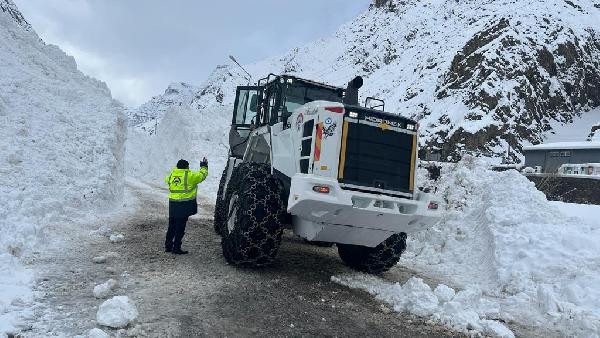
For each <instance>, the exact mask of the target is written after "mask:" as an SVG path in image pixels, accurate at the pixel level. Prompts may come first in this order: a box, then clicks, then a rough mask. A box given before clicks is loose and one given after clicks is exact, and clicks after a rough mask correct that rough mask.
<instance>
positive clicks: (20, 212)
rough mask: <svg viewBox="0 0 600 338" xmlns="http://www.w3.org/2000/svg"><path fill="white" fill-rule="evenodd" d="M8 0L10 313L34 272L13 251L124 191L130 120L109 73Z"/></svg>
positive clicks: (5, 202) (2, 199)
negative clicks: (92, 70) (84, 60)
mask: <svg viewBox="0 0 600 338" xmlns="http://www.w3.org/2000/svg"><path fill="white" fill-rule="evenodd" d="M0 5H2V11H0V124H1V125H2V133H0V148H1V149H2V151H1V152H0V206H1V207H0V270H4V269H7V270H8V271H10V272H11V273H8V274H4V273H3V274H0V285H1V286H3V287H2V291H1V292H0V304H2V305H0V316H2V315H3V313H4V311H5V309H6V304H10V303H12V302H13V301H15V300H16V299H20V298H22V297H24V296H25V294H26V293H27V292H26V291H24V290H25V289H21V288H20V286H25V285H27V284H29V283H30V282H31V278H30V276H29V273H28V272H25V271H21V269H20V268H18V265H16V262H15V261H13V260H12V259H11V258H10V256H20V255H21V254H22V253H23V252H24V251H27V250H28V249H29V248H32V247H33V246H34V245H35V244H36V241H37V240H38V239H39V238H40V235H41V234H42V229H43V226H44V224H46V223H47V222H51V221H58V220H65V219H69V218H71V217H80V216H82V215H85V214H86V213H88V212H90V211H93V210H97V209H102V208H109V207H111V206H113V205H115V203H117V202H118V201H119V200H120V196H121V194H122V191H123V155H124V149H123V146H124V142H125V134H126V120H125V118H124V114H123V113H122V106H121V105H120V104H119V103H118V102H116V101H114V100H113V99H112V97H111V94H110V91H109V90H108V88H107V87H106V85H105V84H104V83H102V82H99V81H96V80H94V79H91V78H89V77H87V76H85V75H84V74H82V73H81V72H79V71H78V70H77V66H76V64H75V61H74V59H73V58H72V57H70V56H67V55H66V54H65V53H64V52H62V51H61V50H60V49H59V48H58V47H56V46H52V45H46V44H45V43H44V42H43V41H42V40H40V38H39V37H38V36H37V34H36V33H35V32H34V31H33V30H32V29H31V27H30V26H29V25H28V24H27V25H25V24H24V22H25V21H24V19H23V17H22V15H21V14H20V13H18V10H17V9H16V6H14V4H13V3H12V1H10V0H0ZM5 6H8V7H6V8H10V9H11V10H10V11H4V9H5ZM25 23H26V22H25ZM19 271H21V272H23V273H22V274H19ZM4 286H7V287H6V288H5V287H4ZM9 286H18V287H15V288H12V287H9ZM5 290H13V291H10V292H9V291H5ZM15 290H21V291H22V292H21V291H15ZM0 322H1V323H2V325H4V324H5V323H7V321H4V320H0ZM4 330H5V329H4V328H2V329H1V330H0V334H1V333H2V332H5V331H4Z"/></svg>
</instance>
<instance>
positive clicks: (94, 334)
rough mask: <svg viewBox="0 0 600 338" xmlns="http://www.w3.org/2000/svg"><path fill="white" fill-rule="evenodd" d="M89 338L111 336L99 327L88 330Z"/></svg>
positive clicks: (107, 337) (108, 337)
mask: <svg viewBox="0 0 600 338" xmlns="http://www.w3.org/2000/svg"><path fill="white" fill-rule="evenodd" d="M87 338H110V336H109V335H108V333H106V332H104V331H102V330H100V329H99V328H93V329H91V330H90V332H88V334H87Z"/></svg>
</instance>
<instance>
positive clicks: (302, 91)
mask: <svg viewBox="0 0 600 338" xmlns="http://www.w3.org/2000/svg"><path fill="white" fill-rule="evenodd" d="M263 80H265V82H266V83H265V85H264V97H263V109H262V113H263V114H262V119H261V121H262V124H263V125H266V124H268V125H271V126H272V125H274V124H277V123H280V122H283V128H284V129H287V128H289V127H290V122H289V121H288V120H289V117H290V116H291V115H292V113H293V112H294V110H296V109H297V108H298V107H300V106H302V105H304V104H306V103H308V102H312V101H317V100H323V101H332V102H342V100H343V97H344V89H343V88H338V87H334V86H330V85H327V84H323V83H318V82H313V81H309V80H305V79H300V78H297V77H295V76H290V75H281V76H276V77H274V78H270V77H267V78H266V79H263ZM261 81H262V80H261ZM260 83H261V82H259V84H260Z"/></svg>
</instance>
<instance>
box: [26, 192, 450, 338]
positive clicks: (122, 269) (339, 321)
mask: <svg viewBox="0 0 600 338" xmlns="http://www.w3.org/2000/svg"><path fill="white" fill-rule="evenodd" d="M128 190H129V191H128V195H129V196H130V197H129V198H130V199H131V198H135V199H136V200H137V202H135V203H133V204H135V205H131V206H130V207H129V209H130V211H129V212H128V213H124V214H123V215H121V216H120V217H112V219H107V220H104V221H98V222H95V223H94V224H90V225H88V226H81V225H80V226H73V225H72V226H69V227H68V228H64V227H55V228H51V234H50V236H51V237H55V238H54V239H53V240H57V239H59V238H60V237H61V236H67V237H68V238H67V239H65V245H64V246H63V247H62V248H55V249H47V250H46V251H45V252H43V253H41V254H39V255H37V256H36V257H35V258H34V259H33V264H34V266H37V267H38V268H40V269H43V271H42V274H41V276H40V279H39V286H38V291H42V292H43V294H44V297H43V298H42V299H41V300H42V304H41V305H40V306H38V307H37V308H36V310H35V314H34V316H33V317H32V321H31V322H32V324H31V327H29V328H27V330H26V331H25V332H24V334H25V335H26V336H32V337H36V336H48V335H53V334H58V335H63V334H64V335H69V336H73V335H77V334H85V333H87V331H88V330H89V329H91V328H93V327H95V314H96V310H97V307H98V306H99V304H101V302H102V300H98V299H95V298H94V297H93V295H92V289H93V287H94V285H96V284H100V283H102V282H104V281H106V280H107V279H109V278H114V279H116V280H117V281H118V283H119V286H118V288H117V289H116V290H115V291H114V292H113V295H127V296H129V297H130V298H131V299H132V300H134V301H135V303H136V304H137V306H138V310H139V312H140V316H139V318H138V324H137V328H136V329H135V330H130V331H129V333H130V334H136V335H140V336H148V337H202V336H210V337H222V336H223V337H224V336H228V337H233V336H293V337H297V336H331V337H335V336H340V337H349V336H370V337H375V336H377V337H450V336H453V337H456V336H459V335H458V334H456V333H453V332H450V331H448V330H447V329H445V328H443V327H441V326H438V325H432V324H428V323H426V322H425V321H423V320H421V319H417V318H414V317H412V316H407V315H403V314H398V313H395V312H393V311H390V310H389V309H388V308H386V307H384V306H383V305H382V304H381V303H380V302H378V301H376V300H374V299H373V297H372V296H371V295H368V294H366V293H364V292H362V291H358V290H351V289H348V288H346V287H343V286H340V285H338V284H335V283H332V282H331V281H330V277H331V276H332V275H336V274H340V273H347V272H349V271H350V270H349V269H348V268H346V267H345V266H344V265H343V264H342V262H341V261H340V259H339V258H338V256H337V252H336V249H335V247H334V248H321V247H316V246H312V245H308V244H306V243H304V242H303V241H302V240H300V239H298V238H296V237H294V236H293V235H291V234H289V233H286V235H285V239H284V242H283V244H282V247H281V249H280V252H279V255H278V258H277V261H276V263H275V264H274V265H273V266H271V267H269V268H265V269H260V270H248V269H239V268H236V267H233V266H229V265H227V264H226V263H225V261H224V259H223V258H222V255H221V245H220V239H219V237H218V236H217V235H216V234H215V233H214V232H213V230H212V208H213V207H212V204H211V203H208V202H203V203H202V204H201V206H200V209H201V211H200V215H199V216H197V217H195V218H193V219H191V220H190V222H189V223H188V228H187V234H186V236H185V239H184V249H186V250H189V251H190V254H189V255H185V256H175V255H171V254H166V253H164V252H163V240H164V237H163V236H164V232H165V227H166V224H167V216H166V204H165V202H164V200H163V198H162V197H163V192H162V191H160V190H159V189H157V188H152V187H149V186H143V185H138V184H132V183H131V182H130V184H129V187H128ZM101 225H107V226H109V227H110V228H111V229H112V230H113V231H115V232H118V233H122V234H123V235H124V236H125V239H124V241H122V242H119V243H111V242H110V241H109V240H108V239H107V238H106V237H103V236H90V235H89V232H90V231H91V230H94V229H97V228H98V227H100V226H101ZM100 255H105V256H106V257H107V262H106V263H104V264H95V263H93V262H92V258H93V257H96V256H100ZM411 276H412V273H411V272H410V271H403V270H401V269H400V268H394V269H393V271H392V272H390V273H387V274H384V277H386V278H390V279H394V280H398V281H401V282H403V281H404V280H406V279H408V278H410V277H411ZM108 331H109V330H107V332H108ZM110 333H111V334H115V331H114V330H110ZM122 333H123V334H124V335H125V332H122Z"/></svg>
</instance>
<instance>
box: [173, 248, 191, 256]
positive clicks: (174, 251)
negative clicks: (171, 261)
mask: <svg viewBox="0 0 600 338" xmlns="http://www.w3.org/2000/svg"><path fill="white" fill-rule="evenodd" d="M173 254H175V255H187V254H188V252H187V251H184V250H181V249H173Z"/></svg>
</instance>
